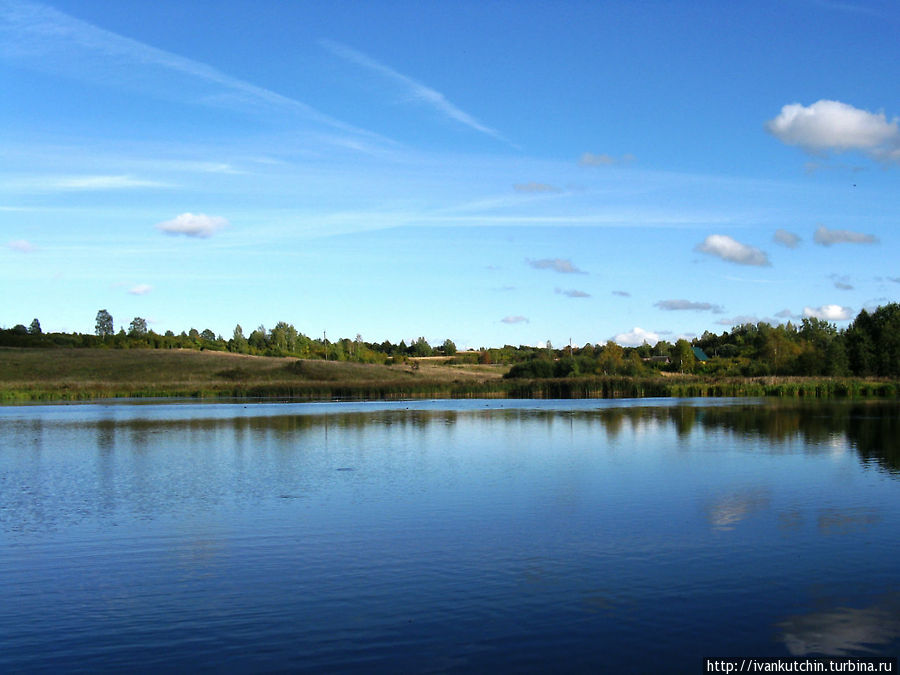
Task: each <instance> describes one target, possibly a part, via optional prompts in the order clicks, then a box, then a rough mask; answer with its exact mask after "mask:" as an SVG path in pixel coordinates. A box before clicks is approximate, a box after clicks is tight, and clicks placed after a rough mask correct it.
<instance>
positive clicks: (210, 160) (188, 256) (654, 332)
mask: <svg viewBox="0 0 900 675" xmlns="http://www.w3.org/2000/svg"><path fill="white" fill-rule="evenodd" d="M898 34H900V7H898V6H897V4H896V3H895V2H893V1H891V0H883V1H882V0H865V1H864V0H859V1H853V0H841V1H837V0H835V1H829V0H782V1H779V2H768V1H766V0H762V1H759V2H752V3H751V2H735V3H723V2H719V1H710V2H693V1H692V2H641V3H632V2H552V3H551V2H493V3H483V2H449V3H423V2H370V3H359V2H346V3H344V2H329V3H323V2H299V1H298V2H278V3H275V2H272V3H258V2H249V1H248V2H233V1H228V0H221V1H218V2H207V1H203V2H200V1H191V0H177V1H170V0H159V1H156V2H153V3H146V2H126V1H123V0H104V1H94V0H77V1H76V0H66V1H59V2H52V3H47V4H39V3H34V2H23V1H19V0H0V87H2V96H0V284H2V302H0V326H6V327H10V326H13V325H15V324H17V323H23V324H26V325H27V324H28V323H29V322H30V321H31V319H32V318H34V317H38V318H39V319H40V321H41V324H42V326H43V327H44V330H47V331H81V332H91V331H92V330H93V326H94V317H95V315H96V312H97V310H98V309H100V308H106V309H108V310H109V312H110V313H111V314H112V315H113V317H114V319H115V322H116V327H117V328H118V327H119V326H127V324H128V323H129V322H130V321H131V319H132V318H133V317H135V316H141V317H144V318H146V319H147V320H148V323H149V325H150V327H151V328H153V329H154V330H156V331H158V332H164V331H166V330H174V331H175V332H180V331H182V330H187V329H189V328H191V327H194V328H197V329H199V330H203V329H204V328H210V329H212V330H213V331H215V332H217V333H221V334H222V335H224V336H225V337H230V336H231V333H232V330H233V328H234V326H235V324H236V323H240V324H241V325H242V326H243V327H244V329H245V332H249V330H252V329H253V328H255V327H256V326H258V325H260V324H263V325H265V326H268V327H271V326H273V325H274V324H275V323H276V322H277V321H288V322H290V323H293V324H294V325H295V326H296V327H297V329H298V330H300V331H302V332H304V333H306V334H307V335H311V336H317V335H321V334H322V331H323V330H327V331H328V336H329V338H334V337H339V336H342V337H351V338H352V337H355V335H356V334H357V333H359V334H362V336H363V338H364V339H366V340H369V341H379V342H380V341H382V340H385V339H388V340H391V341H392V342H399V341H400V340H401V339H405V340H407V341H409V340H410V339H415V338H416V337H418V336H425V337H426V338H427V339H428V340H429V341H430V342H432V343H433V344H438V343H440V342H442V341H443V340H444V339H445V338H448V337H449V338H451V339H453V340H454V341H456V343H457V344H458V345H460V346H463V347H480V346H500V345H503V344H514V345H518V344H540V343H543V342H544V341H546V340H548V339H549V340H552V341H553V343H554V344H555V345H563V344H566V343H568V341H569V339H571V340H572V341H573V342H574V343H575V344H578V345H582V344H584V343H586V342H592V343H596V342H601V343H602V342H605V341H606V340H608V339H611V338H612V339H616V340H617V341H618V342H620V343H621V344H639V343H640V342H641V341H643V340H647V341H648V342H651V343H653V342H655V340H657V339H666V340H670V341H672V340H674V339H676V338H678V337H681V336H686V337H691V336H693V335H697V334H700V333H702V332H703V331H704V330H710V331H714V332H721V331H723V330H728V329H730V328H731V326H733V325H735V324H737V323H743V322H745V321H759V320H766V321H770V322H783V321H787V320H792V321H795V322H797V321H799V320H800V319H801V318H802V317H803V316H817V317H820V318H825V319H828V320H830V321H834V322H835V323H837V324H838V325H839V326H845V325H846V324H847V320H848V319H850V318H852V317H853V316H855V315H856V313H857V312H858V311H859V310H860V309H862V308H871V307H875V306H877V305H879V304H885V303H887V302H895V301H897V299H898V295H900V263H898V260H900V255H898V254H900V239H898V235H897V224H898V222H897V221H898V217H900V215H898V214H900V189H898V188H900V122H898V116H900V88H898V87H897V86H896V83H897V80H898V64H900V40H897V37H896V36H897V35H898Z"/></svg>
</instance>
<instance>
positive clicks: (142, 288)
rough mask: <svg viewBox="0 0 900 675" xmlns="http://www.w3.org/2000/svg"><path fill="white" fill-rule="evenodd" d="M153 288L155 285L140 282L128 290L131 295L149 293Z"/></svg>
mask: <svg viewBox="0 0 900 675" xmlns="http://www.w3.org/2000/svg"><path fill="white" fill-rule="evenodd" d="M152 290H153V286H151V285H150V284H138V285H137V286H132V287H131V288H129V289H128V292H129V293H130V294H131V295H147V293H149V292H150V291H152Z"/></svg>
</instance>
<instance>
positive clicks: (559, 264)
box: [526, 258, 587, 274]
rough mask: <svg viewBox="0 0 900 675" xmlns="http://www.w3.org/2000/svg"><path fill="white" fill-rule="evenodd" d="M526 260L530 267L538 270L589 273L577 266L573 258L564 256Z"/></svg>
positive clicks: (561, 272)
mask: <svg viewBox="0 0 900 675" xmlns="http://www.w3.org/2000/svg"><path fill="white" fill-rule="evenodd" d="M526 262H527V263H528V266H529V267H533V268H534V269H536V270H553V271H554V272H559V273H560V274H587V272H584V271H582V270H580V269H578V268H577V267H575V265H573V264H572V261H571V260H568V259H563V258H552V259H551V258H542V259H541V260H528V261H526Z"/></svg>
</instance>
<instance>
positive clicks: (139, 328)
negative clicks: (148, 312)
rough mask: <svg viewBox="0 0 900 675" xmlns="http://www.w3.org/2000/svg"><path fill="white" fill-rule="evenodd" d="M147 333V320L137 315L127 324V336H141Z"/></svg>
mask: <svg viewBox="0 0 900 675" xmlns="http://www.w3.org/2000/svg"><path fill="white" fill-rule="evenodd" d="M146 334H147V321H146V319H142V318H141V317H139V316H136V317H134V318H133V319H132V320H131V323H130V324H129V326H128V337H133V338H142V337H144V336H145V335H146Z"/></svg>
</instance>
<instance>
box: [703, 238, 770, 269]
mask: <svg viewBox="0 0 900 675" xmlns="http://www.w3.org/2000/svg"><path fill="white" fill-rule="evenodd" d="M695 250H697V251H699V252H701V253H706V254H707V255H711V256H714V257H716V258H721V259H722V260H725V261H726V262H733V263H736V264H738V265H755V266H757V267H768V266H769V265H770V264H771V263H770V262H769V256H768V255H766V253H765V252H764V251H761V250H760V249H758V248H756V247H755V246H748V245H747V244H742V243H741V242H739V241H737V240H735V239H732V238H731V237H729V236H728V235H726V234H711V235H709V236H708V237H707V238H706V239H704V240H703V242H702V243H700V244H697V246H696V248H695Z"/></svg>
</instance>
